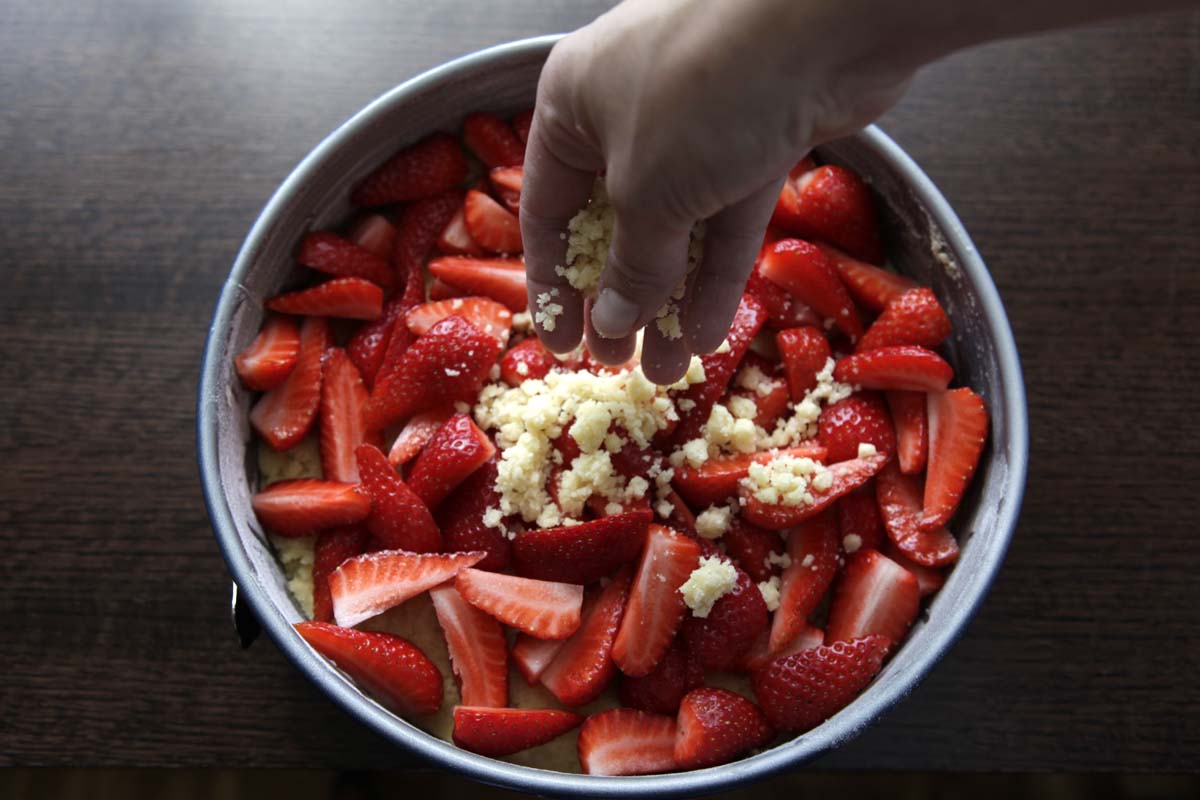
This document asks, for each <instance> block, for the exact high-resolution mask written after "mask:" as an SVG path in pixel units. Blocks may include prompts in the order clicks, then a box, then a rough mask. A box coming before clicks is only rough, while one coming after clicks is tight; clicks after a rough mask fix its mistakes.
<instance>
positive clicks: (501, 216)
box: [463, 189, 525, 253]
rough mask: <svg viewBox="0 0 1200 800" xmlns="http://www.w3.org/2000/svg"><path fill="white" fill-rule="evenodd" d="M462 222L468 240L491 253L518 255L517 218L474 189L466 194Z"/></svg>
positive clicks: (520, 248) (519, 234) (519, 233)
mask: <svg viewBox="0 0 1200 800" xmlns="http://www.w3.org/2000/svg"><path fill="white" fill-rule="evenodd" d="M463 219H464V220H465V221H466V223H467V231H468V232H469V233H470V234H471V238H472V239H474V240H475V241H477V242H479V243H480V244H481V245H483V247H484V249H486V250H490V251H492V252H493V253H520V252H522V251H523V250H524V249H525V248H524V246H523V245H522V243H521V225H520V223H519V222H518V221H517V215H516V214H514V213H512V212H511V211H509V210H508V209H507V208H505V207H504V206H502V205H500V204H499V203H497V202H496V201H495V200H493V199H492V198H491V197H490V196H489V195H486V194H484V193H483V192H480V191H476V190H475V189H472V190H470V191H469V192H467V199H466V202H465V203H464V204H463Z"/></svg>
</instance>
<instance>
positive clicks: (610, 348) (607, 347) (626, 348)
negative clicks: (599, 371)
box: [583, 299, 637, 367]
mask: <svg viewBox="0 0 1200 800" xmlns="http://www.w3.org/2000/svg"><path fill="white" fill-rule="evenodd" d="M593 302H594V301H593V300H591V299H588V300H586V301H585V302H584V306H583V319H584V338H585V340H586V341H587V349H588V352H589V353H591V354H592V358H594V359H596V360H597V361H599V362H600V363H601V364H607V365H609V366H613V367H615V366H618V365H620V364H624V363H625V362H626V361H628V360H629V359H631V358H633V353H634V350H636V349H637V334H634V333H631V334H629V335H628V336H622V337H620V338H619V339H605V338H604V337H603V336H601V335H599V334H598V333H596V329H595V328H593V327H592V304H593Z"/></svg>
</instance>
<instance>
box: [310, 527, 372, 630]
mask: <svg viewBox="0 0 1200 800" xmlns="http://www.w3.org/2000/svg"><path fill="white" fill-rule="evenodd" d="M370 538H371V536H370V534H369V533H368V532H367V529H366V526H364V525H362V524H361V523H359V524H357V525H345V526H342V527H340V528H327V529H325V530H323V531H321V532H320V533H319V534H317V541H316V543H315V544H314V545H313V567H312V584H313V619H315V620H317V621H318V622H333V595H332V594H330V592H329V576H330V575H332V574H333V571H334V570H336V569H337V568H338V567H340V566H341V565H342V562H344V561H345V560H346V559H348V558H354V557H355V556H360V555H362V554H363V553H365V552H366V550H367V543H368V541H369V540H370Z"/></svg>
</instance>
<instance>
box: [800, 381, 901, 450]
mask: <svg viewBox="0 0 1200 800" xmlns="http://www.w3.org/2000/svg"><path fill="white" fill-rule="evenodd" d="M817 437H818V439H819V440H820V442H821V444H822V445H824V446H825V449H826V450H827V451H828V452H829V460H830V461H848V460H849V459H852V458H857V457H858V446H859V445H860V444H872V445H874V446H875V449H876V450H877V451H878V452H880V453H884V454H885V455H890V454H891V453H893V452H895V450H896V431H895V430H893V429H892V415H891V414H889V413H888V409H887V406H886V405H885V404H884V402H883V397H881V396H880V395H878V394H876V393H875V392H856V393H854V394H852V395H850V396H849V397H847V398H844V399H842V400H839V401H838V402H836V403H834V404H832V405H829V406H826V407H825V408H824V409H823V410H822V411H821V417H820V419H819V421H818V434H817Z"/></svg>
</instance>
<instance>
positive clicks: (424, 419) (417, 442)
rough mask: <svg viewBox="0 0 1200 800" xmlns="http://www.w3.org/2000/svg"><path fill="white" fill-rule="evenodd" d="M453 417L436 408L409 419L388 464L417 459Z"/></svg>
mask: <svg viewBox="0 0 1200 800" xmlns="http://www.w3.org/2000/svg"><path fill="white" fill-rule="evenodd" d="M452 416H454V412H453V411H452V410H451V409H449V408H435V409H434V410H432V411H423V412H422V413H420V414H414V415H413V416H411V417H409V418H408V422H406V423H404V428H402V429H401V431H400V433H399V434H397V435H396V441H394V442H392V449H391V451H390V452H388V462H389V463H390V464H391V465H392V466H393V467H399V466H401V465H403V464H407V463H408V462H409V461H411V460H413V459H414V458H416V457H417V454H418V453H420V452H421V450H423V449H424V448H425V445H427V444H429V440H430V439H432V438H433V435H434V434H435V433H437V432H438V431H439V430H441V429H442V426H443V425H445V424H446V420H448V419H450V417H452ZM451 549H453V548H451ZM468 549H470V548H468Z"/></svg>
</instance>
